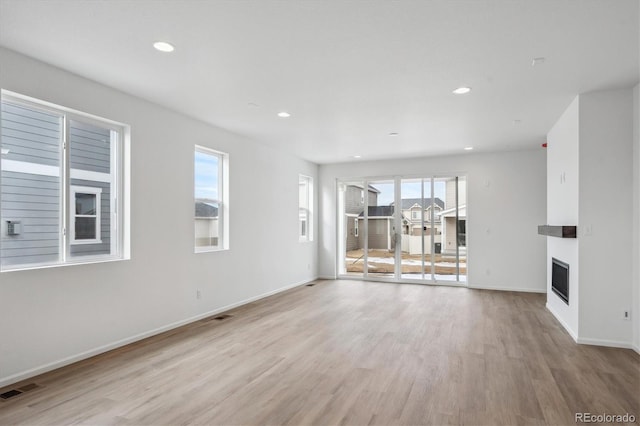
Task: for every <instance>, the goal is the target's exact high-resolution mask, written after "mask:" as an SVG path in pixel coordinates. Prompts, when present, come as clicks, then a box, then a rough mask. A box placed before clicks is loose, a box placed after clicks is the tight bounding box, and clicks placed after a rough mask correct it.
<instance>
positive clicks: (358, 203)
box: [344, 186, 364, 214]
mask: <svg viewBox="0 0 640 426" xmlns="http://www.w3.org/2000/svg"><path fill="white" fill-rule="evenodd" d="M362 191H363V190H362V189H360V188H358V187H357V186H347V189H346V191H345V195H344V210H345V213H351V214H360V213H362V211H363V210H364V203H363V202H362Z"/></svg>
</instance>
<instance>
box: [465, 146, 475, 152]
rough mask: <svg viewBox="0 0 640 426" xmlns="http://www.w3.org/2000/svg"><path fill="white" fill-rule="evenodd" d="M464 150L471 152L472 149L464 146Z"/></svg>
mask: <svg viewBox="0 0 640 426" xmlns="http://www.w3.org/2000/svg"><path fill="white" fill-rule="evenodd" d="M464 150H465V151H473V147H472V146H465V147H464Z"/></svg>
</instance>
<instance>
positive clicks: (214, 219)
mask: <svg viewBox="0 0 640 426" xmlns="http://www.w3.org/2000/svg"><path fill="white" fill-rule="evenodd" d="M195 224H196V225H195V226H196V230H195V231H196V247H210V246H217V245H218V232H219V229H220V227H219V226H218V208H217V207H215V206H212V205H210V204H207V203H203V202H202V201H196V204H195Z"/></svg>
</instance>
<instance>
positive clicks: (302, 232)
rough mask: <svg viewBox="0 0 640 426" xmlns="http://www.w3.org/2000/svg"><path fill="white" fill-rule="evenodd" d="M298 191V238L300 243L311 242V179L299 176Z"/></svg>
mask: <svg viewBox="0 0 640 426" xmlns="http://www.w3.org/2000/svg"><path fill="white" fill-rule="evenodd" d="M298 189H299V196H298V217H299V220H298V237H299V240H300V241H313V232H312V229H311V227H312V223H313V221H312V213H313V179H312V178H310V177H309V176H303V175H300V176H299V178H298Z"/></svg>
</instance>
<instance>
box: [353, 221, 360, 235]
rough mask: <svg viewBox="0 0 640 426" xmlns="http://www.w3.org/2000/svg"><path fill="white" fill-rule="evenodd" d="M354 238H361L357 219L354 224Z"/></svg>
mask: <svg viewBox="0 0 640 426" xmlns="http://www.w3.org/2000/svg"><path fill="white" fill-rule="evenodd" d="M353 236H354V237H357V236H359V229H358V218H355V220H354V223H353Z"/></svg>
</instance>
